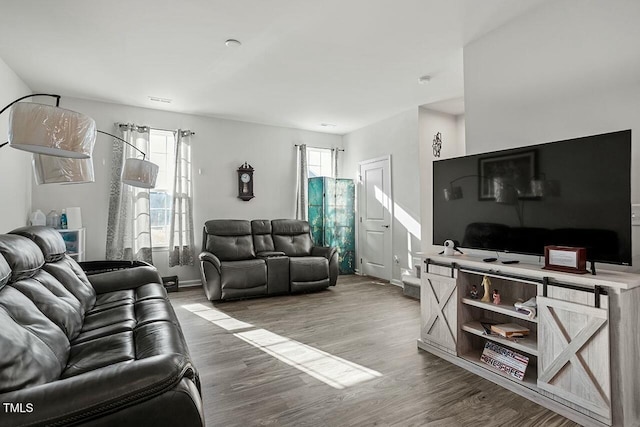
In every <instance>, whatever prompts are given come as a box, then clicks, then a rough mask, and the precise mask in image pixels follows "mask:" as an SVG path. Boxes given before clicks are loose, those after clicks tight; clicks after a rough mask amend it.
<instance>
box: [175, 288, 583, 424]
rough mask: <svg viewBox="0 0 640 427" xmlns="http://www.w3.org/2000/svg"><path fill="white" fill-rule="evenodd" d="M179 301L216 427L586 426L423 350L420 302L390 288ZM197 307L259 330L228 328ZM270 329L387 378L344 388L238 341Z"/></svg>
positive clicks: (183, 294) (183, 296) (199, 295)
mask: <svg viewBox="0 0 640 427" xmlns="http://www.w3.org/2000/svg"><path fill="white" fill-rule="evenodd" d="M170 296H171V301H172V303H173V305H174V307H175V310H176V313H177V315H178V317H179V319H180V322H181V324H182V329H183V331H184V334H185V336H186V339H187V342H188V344H189V348H190V351H191V355H192V358H193V360H194V363H195V364H196V367H197V368H198V370H199V372H200V377H201V380H202V394H203V401H204V402H203V403H204V410H205V417H206V422H207V425H208V426H209V427H212V426H225V427H228V426H373V425H375V426H474V427H477V426H575V425H576V424H575V423H573V422H571V421H568V420H567V419H565V418H563V417H561V416H560V415H557V414H555V413H553V412H551V411H548V410H546V409H544V408H542V407H541V406H539V405H536V404H534V403H532V402H530V401H528V400H527V399H524V398H522V397H520V396H518V395H516V394H513V393H511V392H509V391H507V390H505V389H503V388H501V387H499V386H497V385H494V384H493V383H491V382H489V381H487V380H484V379H481V378H479V377H477V376H476V375H473V374H471V373H468V372H467V371H465V370H463V369H461V368H458V367H456V366H454V365H452V364H450V363H448V362H446V361H444V360H442V359H439V358H438V357H435V356H433V355H431V354H429V353H426V352H423V351H421V350H418V349H417V347H416V339H417V338H418V336H419V327H420V303H419V302H418V301H416V300H413V299H409V298H406V297H404V296H403V295H402V290H401V288H399V287H397V286H393V285H390V284H388V283H380V282H377V281H376V280H373V279H370V278H366V277H359V276H341V277H340V280H339V281H338V285H337V286H336V287H334V288H330V289H329V290H326V291H323V292H319V293H313V294H303V295H292V296H283V297H273V298H259V299H251V300H243V301H235V302H224V303H216V304H213V303H211V302H210V301H208V300H207V299H206V298H205V296H204V292H203V290H202V289H201V288H199V287H198V288H190V289H187V290H180V292H178V293H171V294H170ZM194 304H195V306H197V307H200V309H202V308H205V307H206V308H214V309H215V310H216V311H215V312H213V311H212V313H217V314H218V315H219V314H221V313H218V311H219V312H222V316H223V317H225V319H227V318H226V316H224V315H225V314H226V315H228V316H229V317H230V318H233V319H236V320H239V321H242V322H246V323H248V324H249V325H245V326H244V327H245V328H244V329H242V328H240V329H235V330H233V328H231V330H228V329H225V328H224V327H221V326H218V324H214V323H212V322H211V321H209V320H207V319H205V318H203V317H202V316H201V315H202V313H200V314H201V315H198V314H196V313H194V312H193V311H194V308H193V307H194ZM187 307H189V308H190V309H191V311H190V310H188V309H187ZM205 317H206V316H205ZM209 317H211V316H209ZM213 317H214V318H215V316H213ZM227 320H228V319H227ZM236 323H237V322H236ZM219 324H222V323H219ZM236 326H237V325H236ZM240 326H242V324H240ZM262 329H264V330H266V331H269V332H271V333H274V334H278V335H279V336H281V337H285V338H289V339H290V340H294V341H297V342H300V343H303V344H306V345H308V346H311V347H312V348H314V349H317V350H321V351H323V352H326V353H330V354H331V355H333V356H336V357H338V358H342V359H345V360H347V361H349V362H352V363H354V364H358V365H360V366H363V367H365V368H368V369H370V370H374V371H377V372H378V373H380V374H381V376H379V377H377V378H373V379H370V380H368V381H364V382H360V383H357V384H354V385H351V386H349V387H345V388H343V389H338V388H334V387H332V386H330V385H328V384H326V383H324V382H322V381H319V380H318V379H316V378H314V377H312V376H311V375H309V374H307V373H305V372H304V371H303V370H300V369H298V368H296V367H294V366H291V363H290V364H287V363H284V362H283V361H281V360H279V359H277V358H275V357H273V356H272V355H270V354H268V353H267V352H265V351H263V350H261V349H259V348H257V347H255V346H253V345H251V344H250V343H248V342H246V341H244V340H242V339H240V338H239V337H238V336H235V335H234V334H235V333H238V332H242V331H251V330H262ZM294 365H295V364H294Z"/></svg>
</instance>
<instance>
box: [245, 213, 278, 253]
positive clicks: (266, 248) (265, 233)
mask: <svg viewBox="0 0 640 427" xmlns="http://www.w3.org/2000/svg"><path fill="white" fill-rule="evenodd" d="M251 231H252V233H253V246H254V248H255V251H256V253H260V252H273V251H274V250H275V246H274V245H273V238H272V237H271V221H269V220H268V219H254V220H253V221H251Z"/></svg>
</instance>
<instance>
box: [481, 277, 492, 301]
mask: <svg viewBox="0 0 640 427" xmlns="http://www.w3.org/2000/svg"><path fill="white" fill-rule="evenodd" d="M482 287H483V288H484V296H483V297H482V299H481V300H480V301H482V302H491V297H490V294H489V288H490V287H491V280H490V279H489V278H488V277H487V276H484V277H483V278H482Z"/></svg>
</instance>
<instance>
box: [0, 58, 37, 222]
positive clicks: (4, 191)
mask: <svg viewBox="0 0 640 427" xmlns="http://www.w3.org/2000/svg"><path fill="white" fill-rule="evenodd" d="M30 93H31V89H29V87H27V85H26V84H25V83H24V82H23V81H22V80H20V78H19V77H18V76H17V75H16V73H14V72H13V70H11V69H10V68H9V66H7V64H6V63H5V62H4V61H3V60H2V58H0V108H3V107H4V106H5V105H7V104H9V103H10V102H12V101H13V100H15V99H17V98H20V97H22V96H24V95H28V94H30ZM40 99H42V98H35V99H34V100H35V101H36V102H38V100H40ZM30 100H31V98H27V101H30ZM8 124H9V110H7V111H5V112H4V113H2V116H0V144H2V143H4V142H5V141H7V131H8ZM0 200H2V208H0V224H2V225H1V226H0V232H2V233H4V232H7V231H11V230H13V229H14V228H17V227H22V226H24V225H27V220H28V218H29V213H30V211H31V155H30V154H29V153H27V152H24V151H19V150H14V149H12V148H10V147H9V146H8V145H6V146H4V147H3V148H1V149H0Z"/></svg>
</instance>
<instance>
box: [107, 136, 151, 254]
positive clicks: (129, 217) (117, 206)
mask: <svg viewBox="0 0 640 427" xmlns="http://www.w3.org/2000/svg"><path fill="white" fill-rule="evenodd" d="M116 128H117V131H116V135H117V134H118V133H120V134H121V137H122V139H124V140H125V141H127V142H129V143H130V144H132V145H134V146H135V147H137V148H138V149H140V150H142V151H143V152H145V153H148V152H149V128H148V127H146V126H136V125H132V124H126V125H125V124H117V125H116ZM112 144H113V161H112V164H111V189H110V194H109V216H108V221H107V251H106V258H107V259H110V260H130V261H133V260H137V261H146V262H149V263H153V258H152V247H153V246H152V244H151V216H150V214H149V190H148V189H143V188H138V187H133V186H130V185H127V184H123V183H122V180H121V175H122V168H123V165H124V161H125V159H128V158H130V157H139V158H142V155H141V154H140V153H139V152H138V151H136V150H135V149H134V148H132V147H130V146H128V145H126V144H124V143H123V142H121V141H118V140H117V139H113V140H112Z"/></svg>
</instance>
